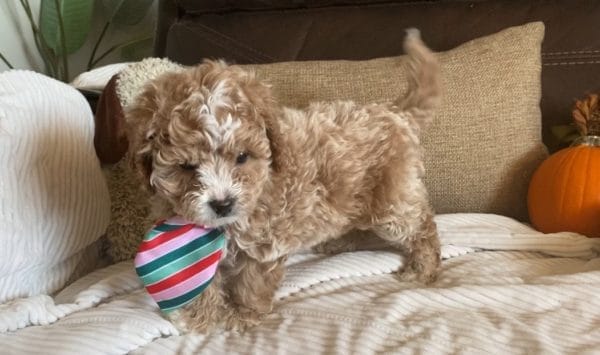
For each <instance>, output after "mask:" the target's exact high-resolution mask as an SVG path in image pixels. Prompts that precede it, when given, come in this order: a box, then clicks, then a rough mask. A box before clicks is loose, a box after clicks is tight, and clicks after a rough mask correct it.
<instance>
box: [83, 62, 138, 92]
mask: <svg viewBox="0 0 600 355" xmlns="http://www.w3.org/2000/svg"><path fill="white" fill-rule="evenodd" d="M130 64H131V63H115V64H109V65H105V66H102V67H99V68H96V69H92V70H90V71H86V72H84V73H81V74H79V75H78V76H77V77H76V78H75V79H73V81H72V82H71V85H72V86H73V87H75V88H77V89H86V90H98V91H101V90H102V89H104V87H105V86H106V84H107V83H108V81H109V80H110V78H112V77H113V75H116V74H118V73H119V72H120V71H121V70H123V69H125V68H127V66H128V65H130Z"/></svg>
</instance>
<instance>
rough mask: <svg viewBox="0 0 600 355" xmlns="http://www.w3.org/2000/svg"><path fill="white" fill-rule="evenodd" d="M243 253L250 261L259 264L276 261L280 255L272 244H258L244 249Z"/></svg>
mask: <svg viewBox="0 0 600 355" xmlns="http://www.w3.org/2000/svg"><path fill="white" fill-rule="evenodd" d="M244 251H245V252H246V254H248V256H249V257H251V258H252V259H255V260H258V261H259V262H261V263H266V262H271V261H275V260H277V259H278V258H279V257H280V255H279V253H278V251H277V250H276V249H275V247H274V246H273V244H258V245H253V246H251V247H248V248H245V249H244Z"/></svg>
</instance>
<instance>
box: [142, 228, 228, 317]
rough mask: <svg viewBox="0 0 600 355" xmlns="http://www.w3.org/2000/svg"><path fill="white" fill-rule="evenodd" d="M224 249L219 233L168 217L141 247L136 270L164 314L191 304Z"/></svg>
mask: <svg viewBox="0 0 600 355" xmlns="http://www.w3.org/2000/svg"><path fill="white" fill-rule="evenodd" d="M225 246H226V239H225V236H224V234H223V232H222V231H220V230H218V229H208V228H205V227H202V226H198V225H195V224H193V223H189V222H187V221H185V220H183V219H182V218H180V217H173V218H169V219H167V220H165V221H162V222H159V223H157V224H156V225H155V226H154V227H153V228H152V229H150V231H149V232H148V233H146V235H145V236H144V240H143V241H142V243H141V244H140V247H139V249H138V253H137V255H136V257H135V260H134V264H135V270H136V272H137V274H138V276H139V277H140V279H141V280H142V283H143V284H144V286H145V287H146V290H147V291H148V293H149V294H150V296H152V298H153V299H154V300H155V301H156V303H157V304H158V306H159V307H160V309H161V310H162V311H163V312H165V313H168V312H171V311H174V310H176V309H178V308H180V307H183V306H185V305H186V304H188V303H190V302H191V301H193V300H194V299H195V298H196V297H197V296H198V295H200V294H201V293H202V291H204V289H206V287H208V285H209V284H210V282H211V281H212V279H213V277H214V276H215V273H216V272H217V265H218V264H219V261H220V260H221V257H222V255H223V252H224V250H225Z"/></svg>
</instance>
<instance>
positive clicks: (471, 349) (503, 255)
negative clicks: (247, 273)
mask: <svg viewBox="0 0 600 355" xmlns="http://www.w3.org/2000/svg"><path fill="white" fill-rule="evenodd" d="M436 221H437V223H438V226H439V230H440V234H441V239H442V242H443V244H444V247H443V257H444V259H445V260H444V262H443V269H444V272H443V274H442V276H441V278H440V280H439V281H438V282H436V283H435V284H434V285H432V286H430V287H426V288H425V287H420V286H418V285H415V284H410V283H402V282H400V281H398V280H397V279H396V278H395V277H394V275H393V274H392V271H393V270H395V269H397V268H398V267H399V266H400V264H401V259H400V258H399V257H398V255H397V254H396V253H394V252H390V251H361V252H354V253H345V254H340V255H335V256H329V257H325V256H321V255H315V254H299V255H296V256H294V257H292V258H291V259H290V261H289V272H288V274H287V276H286V279H285V282H284V284H283V285H282V287H281V288H280V290H279V291H278V295H277V297H278V301H277V306H276V308H275V310H274V312H273V314H271V315H270V316H269V317H268V318H267V319H266V320H265V321H264V323H263V324H262V325H260V326H259V327H256V328H254V329H252V330H250V331H248V332H247V333H244V334H238V333H235V332H224V331H218V332H216V333H214V334H211V335H208V336H205V335H191V334H188V335H179V334H178V333H177V330H176V329H175V328H174V327H173V326H172V325H171V324H170V323H169V322H168V321H166V320H164V319H163V318H162V317H161V316H160V314H159V313H158V311H157V307H156V306H155V305H154V304H153V302H152V300H151V298H150V297H149V296H147V295H146V293H145V292H144V291H143V289H141V285H140V284H139V282H138V280H137V277H136V275H135V272H134V270H133V266H132V263H131V262H123V263H120V264H117V265H114V266H111V267H109V268H106V269H103V270H100V271H97V272H95V273H93V274H91V275H88V276H87V277H85V278H82V279H80V280H79V281H77V282H76V283H75V284H73V285H71V286H69V287H68V288H67V289H65V290H64V291H63V292H61V293H60V294H59V295H58V296H57V297H56V298H55V299H54V300H53V299H51V298H50V297H47V296H39V297H37V298H30V299H25V300H21V301H18V302H15V303H13V304H9V305H4V306H0V349H1V350H0V352H1V353H17V354H22V353H44V354H47V353H72V354H121V353H127V352H133V353H136V354H170V353H183V354H187V353H197V352H202V353H215V354H222V353H263V354H276V353H294V354H303V355H306V354H317V353H339V354H349V353H360V354H363V353H380V352H383V353H433V354H441V353H488V352H489V353H498V354H509V353H543V354H549V353H578V354H582V353H589V354H591V353H600V297H599V296H600V257H599V256H598V255H599V253H600V239H588V238H585V237H583V236H580V235H576V234H570V233H559V234H553V235H543V234H541V233H538V232H535V231H534V230H532V229H531V228H529V227H527V226H525V225H523V224H520V223H517V222H515V221H513V220H511V219H508V218H506V217H500V216H495V215H480V214H454V215H441V216H438V217H437V218H436ZM35 325H39V326H35Z"/></svg>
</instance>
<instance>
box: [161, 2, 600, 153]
mask: <svg viewBox="0 0 600 355" xmlns="http://www.w3.org/2000/svg"><path fill="white" fill-rule="evenodd" d="M534 20H541V21H543V22H544V23H545V25H546V38H545V40H544V44H543V54H542V56H543V74H542V86H543V89H542V90H543V97H542V102H541V107H542V113H543V120H544V126H543V127H544V128H543V136H544V141H545V142H546V144H548V145H549V146H551V147H555V143H556V142H554V141H553V136H552V134H551V131H550V127H551V126H552V125H556V124H559V123H566V122H569V120H570V116H571V114H570V111H571V108H572V105H573V102H574V100H575V99H576V98H580V97H582V96H583V95H585V94H586V93H588V92H598V91H600V27H599V26H600V1H598V0H546V1H541V0H537V1H520V0H487V1H484V0H479V1H461V0H444V1H435V0H432V1H426V0H422V1H407V0H404V1H382V0H370V1H369V0H237V1H236V0H210V1H208V0H198V1H194V0H161V1H160V4H159V21H158V26H157V37H156V43H155V55H157V56H161V57H163V56H166V57H168V58H170V59H172V60H174V61H177V62H180V63H182V64H195V63H197V62H199V61H200V60H201V59H202V58H206V57H210V58H225V59H227V60H229V61H232V62H236V63H239V64H246V63H269V62H277V61H290V60H314V59H321V60H323V59H369V58H376V57H383V56H393V55H398V54H401V45H400V44H401V43H402V38H403V36H404V29H405V28H407V27H417V28H419V29H420V30H421V32H422V33H423V37H424V39H425V40H426V42H427V43H428V45H430V46H431V47H432V48H433V49H434V50H440V51H441V50H447V49H450V48H452V47H455V46H457V45H458V44H460V43H462V42H465V41H467V40H470V39H473V38H476V37H479V36H482V35H487V34H491V33H494V32H497V31H499V30H501V29H503V28H505V27H508V26H513V25H518V24H523V23H526V22H530V21H534Z"/></svg>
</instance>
